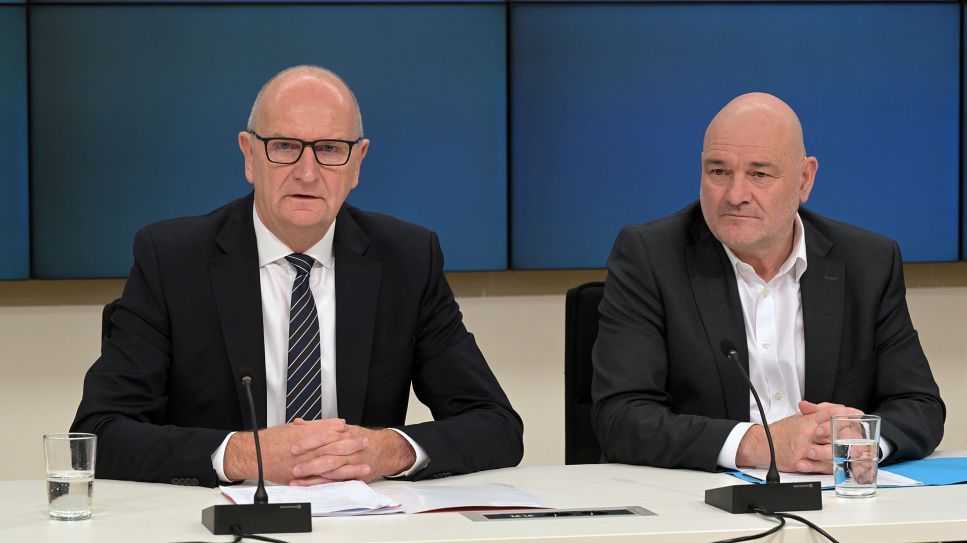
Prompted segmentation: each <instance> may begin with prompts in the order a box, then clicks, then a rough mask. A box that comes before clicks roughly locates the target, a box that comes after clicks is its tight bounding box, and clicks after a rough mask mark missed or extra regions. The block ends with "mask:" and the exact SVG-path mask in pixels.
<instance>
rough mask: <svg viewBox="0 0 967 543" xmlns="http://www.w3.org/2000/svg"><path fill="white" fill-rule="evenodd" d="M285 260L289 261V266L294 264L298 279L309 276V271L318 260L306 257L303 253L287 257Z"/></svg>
mask: <svg viewBox="0 0 967 543" xmlns="http://www.w3.org/2000/svg"><path fill="white" fill-rule="evenodd" d="M285 259H286V260H288V261H289V264H292V267H293V268H295V276H296V277H301V276H303V275H307V274H308V273H309V270H311V269H312V264H313V263H315V261H316V259H314V258H312V257H311V256H309V255H304V254H302V253H292V254H291V255H288V256H286V257H285Z"/></svg>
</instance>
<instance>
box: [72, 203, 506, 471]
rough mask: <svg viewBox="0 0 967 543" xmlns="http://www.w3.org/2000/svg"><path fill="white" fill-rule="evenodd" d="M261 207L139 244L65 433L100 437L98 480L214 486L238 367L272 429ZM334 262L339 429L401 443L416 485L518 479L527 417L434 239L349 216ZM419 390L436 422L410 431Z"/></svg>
mask: <svg viewBox="0 0 967 543" xmlns="http://www.w3.org/2000/svg"><path fill="white" fill-rule="evenodd" d="M252 201H253V198H252V194H249V196H247V197H245V198H242V199H239V200H236V201H234V202H232V203H230V204H228V205H226V206H224V207H222V208H220V209H217V210H215V211H213V212H211V213H209V214H208V215H205V216H201V217H190V218H183V219H175V220H169V221H164V222H160V223H157V224H154V225H151V226H148V227H147V228H145V229H143V230H141V231H140V232H138V234H137V236H136V237H135V241H134V266H133V267H132V269H131V274H130V276H129V278H128V281H127V284H126V285H125V288H124V294H123V295H122V297H121V301H120V305H119V306H118V308H117V310H115V312H114V314H113V316H112V318H111V322H112V324H113V330H112V332H111V333H110V335H109V336H108V337H107V338H105V339H104V341H103V344H102V348H101V357H100V359H99V360H98V361H97V362H95V363H94V365H93V366H92V367H91V369H90V371H88V373H87V377H86V378H85V380H84V396H83V399H82V400H81V403H80V406H79V407H78V410H77V417H76V419H75V420H74V424H73V426H72V429H73V430H75V431H85V432H93V433H95V434H97V435H98V439H99V443H98V457H97V476H98V477H104V478H112V479H132V480H140V481H159V482H174V483H182V484H185V483H187V484H202V485H206V486H214V485H216V484H218V478H217V476H216V474H215V471H214V470H213V469H212V464H211V454H212V452H214V450H215V449H216V448H217V447H218V445H219V444H220V443H221V442H222V441H223V440H224V438H225V437H226V435H227V434H228V432H229V431H233V430H243V429H247V428H250V426H249V425H250V424H251V421H250V420H249V416H248V408H247V407H246V403H245V401H244V396H243V392H242V389H241V384H240V382H239V380H238V378H237V377H236V376H237V375H238V371H239V369H240V368H242V367H246V366H247V367H249V368H252V369H253V370H254V374H255V377H254V379H255V381H254V382H255V386H254V387H253V388H254V397H255V404H256V411H257V413H258V419H259V420H258V424H259V426H260V427H265V412H266V405H265V404H266V399H265V360H264V358H265V356H264V346H263V328H262V305H261V304H262V302H261V294H260V288H259V266H258V250H257V247H256V241H255V230H254V227H253V223H252ZM333 254H334V255H335V262H336V278H335V283H336V288H335V290H336V300H337V303H336V390H337V395H338V410H339V416H340V417H342V418H344V419H346V421H347V422H348V423H350V424H358V425H364V426H370V427H397V428H400V429H401V430H403V431H405V432H406V434H407V435H409V436H410V437H411V438H413V439H414V440H415V441H416V442H417V443H419V444H420V445H421V446H422V447H423V448H424V449H425V450H426V452H427V454H428V455H429V457H430V464H429V466H428V467H427V468H426V469H425V470H422V471H421V472H420V473H419V474H417V475H416V477H415V478H418V479H420V478H426V477H438V476H445V475H449V474H456V473H467V472H473V471H477V470H482V469H490V468H499V467H506V466H513V465H516V464H517V463H518V462H519V461H520V458H521V456H522V454H523V445H522V440H521V436H522V431H523V430H522V424H521V420H520V417H519V416H518V415H517V413H515V412H514V411H513V409H512V408H511V406H510V403H509V402H508V400H507V397H506V396H505V395H504V393H503V391H502V390H501V388H500V385H499V384H498V383H497V380H496V379H495V377H494V375H493V373H492V372H491V371H490V369H489V367H488V366H487V363H486V361H485V360H484V358H483V355H482V354H481V353H480V350H479V349H478V348H477V345H476V343H475V342H474V339H473V336H472V335H471V334H469V333H468V332H467V330H466V329H465V328H464V326H463V322H462V316H461V314H460V311H459V308H458V307H457V303H456V302H455V300H454V299H453V294H452V292H451V291H450V287H449V285H448V284H447V281H446V278H445V276H444V275H443V257H442V254H441V251H440V246H439V242H438V240H437V237H436V235H435V234H433V233H432V232H430V231H428V230H425V229H423V228H421V227H419V226H415V225H412V224H409V223H405V222H402V221H399V220H396V219H393V218H391V217H387V216H385V215H378V214H373V213H366V212H363V211H360V210H358V209H355V208H353V207H351V206H349V205H344V206H343V209H342V210H341V211H340V212H339V215H338V217H337V222H336V233H335V238H334V241H333ZM411 383H412V385H413V389H414V391H415V392H416V395H417V397H419V399H420V400H421V401H422V402H423V403H425V404H426V405H427V406H428V407H429V408H430V411H431V412H432V414H433V416H434V418H435V419H436V420H435V421H434V422H429V423H423V424H416V425H411V426H402V424H403V422H404V418H405V415H406V407H407V400H408V397H409V390H410V384H411Z"/></svg>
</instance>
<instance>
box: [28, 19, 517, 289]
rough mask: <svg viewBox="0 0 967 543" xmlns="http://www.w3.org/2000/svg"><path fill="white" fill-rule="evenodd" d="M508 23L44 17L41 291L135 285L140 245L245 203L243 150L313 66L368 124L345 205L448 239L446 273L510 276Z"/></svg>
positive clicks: (38, 131) (37, 133) (40, 34)
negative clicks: (271, 91) (52, 284)
mask: <svg viewBox="0 0 967 543" xmlns="http://www.w3.org/2000/svg"><path fill="white" fill-rule="evenodd" d="M505 24H506V8H505V7H504V6H499V5H460V6H440V5H419V6H396V5H381V6H378V7H376V6H364V5H353V6H299V5H286V6H225V7H222V6H104V7H97V6H76V7H74V6H38V7H34V8H32V12H31V18H30V25H31V28H30V47H31V49H30V52H31V70H32V72H31V93H32V97H31V111H32V118H33V120H32V131H31V142H32V149H33V169H32V184H33V195H32V202H31V207H32V209H33V249H34V253H33V264H34V276H35V277H43V278H73V277H111V276H114V277H117V276H125V275H127V273H128V269H129V267H130V265H131V242H132V239H133V236H134V233H135V232H136V230H137V229H138V228H140V227H142V226H144V225H146V224H148V223H151V222H154V221H157V220H160V219H164V218H169V217H176V216H182V215H193V214H201V213H205V212H207V211H209V210H211V209H213V208H215V207H217V206H219V205H221V204H222V203H225V202H227V201H229V200H231V199H233V198H236V197H238V196H241V195H243V194H246V193H247V192H248V191H249V185H248V184H247V183H246V181H245V178H244V175H243V170H242V157H241V154H240V152H239V150H238V146H237V142H236V134H237V133H238V131H239V130H242V129H244V128H245V123H246V120H247V118H248V114H249V109H250V107H251V104H252V101H253V99H254V98H255V94H256V92H257V91H258V90H259V88H260V86H261V85H262V83H264V82H265V81H266V80H267V79H268V78H269V77H271V76H272V75H273V74H275V73H276V72H278V71H279V70H281V69H283V68H285V67H287V66H291V65H295V64H305V63H312V64H320V65H323V66H326V67H328V68H331V69H332V70H334V71H335V72H336V73H338V74H340V75H342V76H343V77H344V78H345V79H346V81H347V82H348V83H349V84H350V86H352V87H353V89H354V90H355V92H356V94H357V97H358V99H359V102H360V104H361V107H362V113H363V118H364V124H365V129H366V136H367V137H368V138H370V139H371V141H372V143H371V145H370V148H369V153H368V155H367V157H366V159H365V161H364V163H363V169H362V174H361V176H360V184H359V188H358V189H356V190H355V191H354V192H353V193H352V194H351V195H350V199H349V200H350V202H351V203H353V204H355V205H357V206H359V207H362V208H364V209H368V210H372V211H379V212H384V213H389V214H391V215H395V216H398V217H400V218H402V219H405V220H410V221H413V222H416V223H419V224H422V225H424V226H427V227H428V228H431V229H434V230H436V231H437V232H438V233H439V234H440V239H441V243H442V245H443V250H444V254H445V256H446V261H447V264H448V266H447V267H448V269H450V270H470V269H473V270H477V269H502V268H505V267H506V266H507V211H506V205H507V192H506V191H507V156H506V155H507V141H506V133H507V126H506V120H505V119H506V95H505V93H506V70H507V67H506V45H505V44H506V32H505Z"/></svg>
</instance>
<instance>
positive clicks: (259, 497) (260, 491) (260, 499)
mask: <svg viewBox="0 0 967 543" xmlns="http://www.w3.org/2000/svg"><path fill="white" fill-rule="evenodd" d="M238 375H239V377H241V380H242V387H244V388H245V398H246V399H248V412H249V416H250V417H251V418H252V433H253V435H254V436H255V459H256V461H257V462H258V466H259V485H258V488H257V489H256V490H255V497H254V498H253V499H252V501H253V502H254V503H269V493H268V492H266V491H265V475H264V474H263V473H262V446H261V445H260V444H259V425H258V423H257V422H256V421H257V420H258V419H257V418H256V416H255V400H253V399H252V370H251V368H242V369H241V370H239V372H238ZM762 418H763V419H764V418H765V416H763V417H762ZM769 447H770V448H771V447H772V438H769ZM773 457H775V454H773ZM776 480H777V481H778V480H779V475H778V474H776Z"/></svg>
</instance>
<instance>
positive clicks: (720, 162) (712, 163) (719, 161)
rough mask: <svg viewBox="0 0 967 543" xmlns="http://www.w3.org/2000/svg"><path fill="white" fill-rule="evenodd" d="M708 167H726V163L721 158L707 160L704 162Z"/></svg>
mask: <svg viewBox="0 0 967 543" xmlns="http://www.w3.org/2000/svg"><path fill="white" fill-rule="evenodd" d="M702 164H704V165H706V166H725V161H724V160H722V159H721V158H706V159H705V160H703V161H702Z"/></svg>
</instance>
